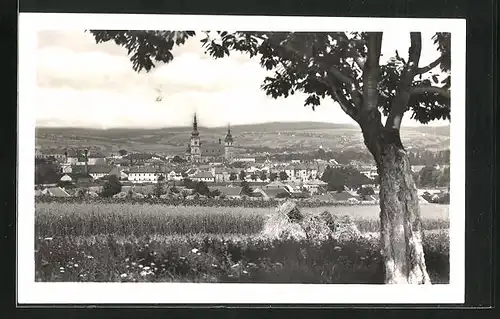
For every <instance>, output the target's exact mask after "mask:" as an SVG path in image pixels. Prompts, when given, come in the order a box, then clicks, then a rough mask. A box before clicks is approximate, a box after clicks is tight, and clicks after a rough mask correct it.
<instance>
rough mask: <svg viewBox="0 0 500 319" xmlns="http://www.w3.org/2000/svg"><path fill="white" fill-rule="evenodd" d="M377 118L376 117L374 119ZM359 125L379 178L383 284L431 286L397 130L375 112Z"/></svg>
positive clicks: (414, 198)
mask: <svg viewBox="0 0 500 319" xmlns="http://www.w3.org/2000/svg"><path fill="white" fill-rule="evenodd" d="M377 114H378V116H377ZM365 119H366V120H365V121H364V122H361V123H360V124H361V127H362V130H363V136H364V140H365V144H366V146H367V147H368V149H369V150H370V152H371V153H372V155H373V157H374V158H375V161H376V163H377V169H378V173H379V177H380V223H381V229H380V245H381V253H382V256H383V260H384V265H385V267H384V268H385V283H386V284H430V283H431V281H430V278H429V275H428V273H427V269H426V265H425V257H424V252H423V246H422V227H421V220H420V206H419V201H418V193H417V188H416V185H415V182H414V180H413V176H412V173H411V166H410V162H409V158H408V156H407V155H406V152H405V151H404V149H403V146H402V143H401V140H400V137H399V130H392V129H390V128H385V127H384V126H383V125H382V123H381V122H380V113H379V112H378V111H377V110H375V111H374V112H373V114H372V115H371V116H369V117H365Z"/></svg>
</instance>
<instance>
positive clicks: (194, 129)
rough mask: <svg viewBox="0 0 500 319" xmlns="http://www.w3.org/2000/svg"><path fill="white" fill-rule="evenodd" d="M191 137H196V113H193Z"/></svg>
mask: <svg viewBox="0 0 500 319" xmlns="http://www.w3.org/2000/svg"><path fill="white" fill-rule="evenodd" d="M191 135H192V136H198V135H199V133H198V121H196V112H195V113H194V119H193V132H192V133H191Z"/></svg>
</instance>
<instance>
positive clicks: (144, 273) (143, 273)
mask: <svg viewBox="0 0 500 319" xmlns="http://www.w3.org/2000/svg"><path fill="white" fill-rule="evenodd" d="M147 274H148V273H147V272H145V271H141V273H140V275H141V276H142V277H144V276H146V275H147Z"/></svg>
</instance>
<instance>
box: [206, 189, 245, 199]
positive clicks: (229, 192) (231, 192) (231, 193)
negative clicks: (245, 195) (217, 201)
mask: <svg viewBox="0 0 500 319" xmlns="http://www.w3.org/2000/svg"><path fill="white" fill-rule="evenodd" d="M209 190H210V191H211V192H212V191H214V190H218V191H219V192H220V193H221V194H223V195H224V196H225V197H226V198H230V199H239V198H241V195H242V194H241V192H242V190H243V187H222V186H217V187H209Z"/></svg>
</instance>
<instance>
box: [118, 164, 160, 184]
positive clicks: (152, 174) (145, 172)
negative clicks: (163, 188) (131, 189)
mask: <svg viewBox="0 0 500 319" xmlns="http://www.w3.org/2000/svg"><path fill="white" fill-rule="evenodd" d="M127 175H128V180H129V181H130V182H133V183H156V182H158V178H159V177H160V175H163V176H165V174H164V172H163V171H162V170H161V169H158V168H157V167H151V166H140V167H131V168H130V170H129V171H128V172H127Z"/></svg>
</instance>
